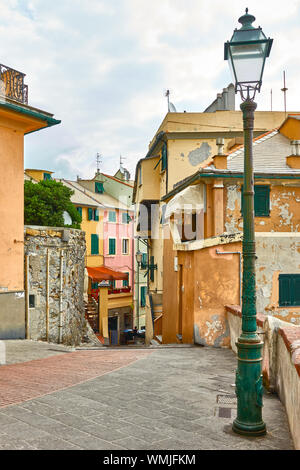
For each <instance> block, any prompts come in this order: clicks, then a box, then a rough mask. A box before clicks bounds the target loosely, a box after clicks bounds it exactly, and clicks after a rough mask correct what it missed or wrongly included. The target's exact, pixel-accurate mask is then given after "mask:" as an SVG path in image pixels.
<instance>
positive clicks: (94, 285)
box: [92, 282, 98, 290]
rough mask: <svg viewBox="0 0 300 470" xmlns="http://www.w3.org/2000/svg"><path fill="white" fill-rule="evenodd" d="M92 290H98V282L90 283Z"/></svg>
mask: <svg viewBox="0 0 300 470" xmlns="http://www.w3.org/2000/svg"><path fill="white" fill-rule="evenodd" d="M92 289H93V290H95V289H98V282H92Z"/></svg>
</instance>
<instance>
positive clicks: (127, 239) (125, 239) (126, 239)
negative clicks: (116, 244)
mask: <svg viewBox="0 0 300 470" xmlns="http://www.w3.org/2000/svg"><path fill="white" fill-rule="evenodd" d="M129 240H130V239H129V238H128V237H124V238H122V255H124V256H128V255H130V243H129ZM126 241H127V242H128V246H127V252H124V250H123V247H124V246H123V243H124V242H126Z"/></svg>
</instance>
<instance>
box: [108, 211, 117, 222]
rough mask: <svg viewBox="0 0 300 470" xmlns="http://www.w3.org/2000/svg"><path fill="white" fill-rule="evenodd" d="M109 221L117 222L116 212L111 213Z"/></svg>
mask: <svg viewBox="0 0 300 470" xmlns="http://www.w3.org/2000/svg"><path fill="white" fill-rule="evenodd" d="M108 221H109V222H116V221H117V216H116V213H115V212H114V211H109V213H108Z"/></svg>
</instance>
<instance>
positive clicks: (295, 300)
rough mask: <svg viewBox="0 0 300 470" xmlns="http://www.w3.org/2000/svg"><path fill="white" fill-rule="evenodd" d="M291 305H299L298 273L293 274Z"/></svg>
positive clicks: (299, 284) (299, 279)
mask: <svg viewBox="0 0 300 470" xmlns="http://www.w3.org/2000/svg"><path fill="white" fill-rule="evenodd" d="M293 278H294V283H293V305H294V306H300V274H294V276H293Z"/></svg>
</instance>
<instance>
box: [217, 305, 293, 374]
mask: <svg viewBox="0 0 300 470" xmlns="http://www.w3.org/2000/svg"><path fill="white" fill-rule="evenodd" d="M225 310H226V312H229V313H231V314H232V315H235V316H237V317H240V318H242V309H241V307H240V305H226V306H225ZM266 318H267V317H266V315H263V314H262V313H258V314H257V326H259V327H261V328H262V327H263V325H264V321H265V319H266ZM278 332H279V334H280V336H282V338H283V340H284V343H285V345H286V347H287V350H288V351H289V353H290V355H291V359H292V362H293V364H294V366H295V368H296V370H297V373H298V375H299V377H300V331H298V330H296V331H295V329H294V328H289V327H286V328H280V329H279V331H278Z"/></svg>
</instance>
